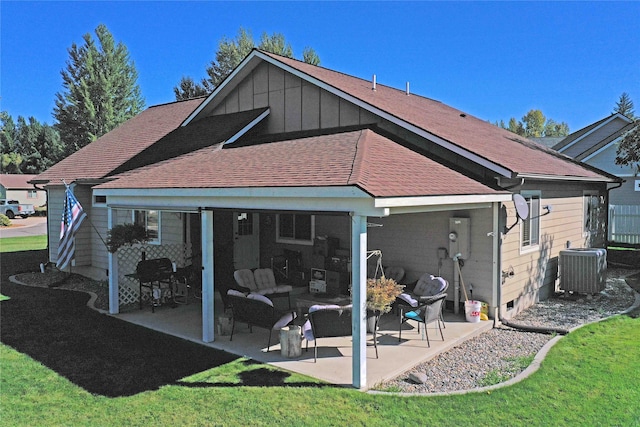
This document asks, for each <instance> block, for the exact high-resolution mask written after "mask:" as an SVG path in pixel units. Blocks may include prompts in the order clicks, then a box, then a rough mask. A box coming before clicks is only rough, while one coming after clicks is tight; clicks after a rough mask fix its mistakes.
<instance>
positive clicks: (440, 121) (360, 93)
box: [258, 51, 604, 179]
mask: <svg viewBox="0 0 640 427" xmlns="http://www.w3.org/2000/svg"><path fill="white" fill-rule="evenodd" d="M258 52H260V53H261V54H262V55H265V56H266V57H268V58H271V60H272V61H275V62H277V63H281V64H284V65H285V66H286V67H290V68H292V69H295V70H296V71H298V72H299V73H303V74H305V75H307V76H309V77H311V78H312V79H316V80H319V81H321V82H323V83H324V84H327V85H329V86H331V87H333V88H335V89H337V90H338V91H340V92H343V93H344V94H347V95H349V96H350V97H353V98H356V99H357V100H360V101H362V102H363V103H365V104H368V105H370V106H372V107H374V108H376V109H379V110H381V111H383V112H385V113H387V114H388V115H390V116H392V117H395V118H397V119H399V120H401V121H403V122H405V123H407V124H409V125H412V126H416V127H417V128H419V129H421V130H423V131H425V132H427V133H429V134H431V135H434V136H435V137H437V138H441V139H443V140H444V141H447V142H449V143H452V144H453V145H454V146H456V147H459V148H461V149H463V150H466V151H467V152H469V153H473V154H475V155H477V156H480V157H481V158H483V159H486V160H487V161H488V162H490V163H493V164H495V165H499V166H501V167H503V168H506V169H508V170H509V171H511V173H512V174H513V175H514V176H515V175H546V176H549V175H555V176H560V177H574V176H575V177H581V178H596V179H603V178H604V177H603V175H601V174H599V173H598V172H596V171H594V170H592V169H591V168H588V167H585V166H584V165H582V164H580V163H578V162H575V161H573V160H572V159H571V158H570V157H568V156H565V155H563V154H560V153H557V152H556V151H554V150H551V149H550V148H548V147H545V146H543V145H541V144H537V143H535V142H533V141H530V140H528V139H526V138H523V137H520V136H518V135H516V134H514V133H512V132H509V131H507V130H505V129H501V128H499V127H498V126H494V125H492V124H490V123H488V122H486V121H484V120H481V119H478V118H476V117H473V116H471V115H469V114H466V113H464V112H463V111H460V110H457V109H455V108H453V107H450V106H448V105H445V104H443V103H441V102H439V101H435V100H432V99H429V98H425V97H423V96H419V95H415V94H410V95H407V94H406V92H405V91H403V90H398V89H394V88H391V87H388V86H385V85H382V84H377V85H376V90H372V83H371V82H370V81H368V80H363V79H360V78H357V77H353V76H350V75H347V74H343V73H339V72H336V71H333V70H329V69H326V68H322V67H319V66H314V65H310V64H307V63H305V62H302V61H298V60H295V59H290V58H285V57H282V56H278V55H275V54H271V53H267V52H262V51H258Z"/></svg>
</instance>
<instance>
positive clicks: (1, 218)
mask: <svg viewBox="0 0 640 427" xmlns="http://www.w3.org/2000/svg"><path fill="white" fill-rule="evenodd" d="M10 225H11V220H10V219H9V217H8V216H6V215H5V214H0V227H8V226H10Z"/></svg>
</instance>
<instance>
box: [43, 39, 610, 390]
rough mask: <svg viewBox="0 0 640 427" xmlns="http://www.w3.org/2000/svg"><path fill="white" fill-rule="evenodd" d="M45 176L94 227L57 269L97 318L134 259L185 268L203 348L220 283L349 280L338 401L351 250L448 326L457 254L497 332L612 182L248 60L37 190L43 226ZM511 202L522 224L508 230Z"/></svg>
mask: <svg viewBox="0 0 640 427" xmlns="http://www.w3.org/2000/svg"><path fill="white" fill-rule="evenodd" d="M62 179H64V180H65V181H66V182H67V183H69V184H72V185H73V188H74V191H75V194H76V196H77V197H78V199H79V200H80V202H81V203H82V204H83V206H84V207H85V210H86V211H87V212H88V215H89V218H90V220H91V221H92V223H93V226H94V227H95V229H94V227H92V226H91V225H90V224H89V222H88V221H86V222H85V223H84V224H83V226H82V227H81V230H80V232H79V236H78V241H77V248H78V249H77V258H76V267H74V268H75V269H76V271H80V270H82V269H84V271H87V272H90V271H92V272H94V273H98V274H100V275H102V276H103V277H104V278H106V276H107V272H108V278H109V285H110V311H111V313H114V314H115V313H118V312H119V310H120V307H121V306H123V305H125V304H130V303H132V302H135V301H137V297H138V296H137V292H138V290H137V286H136V285H135V282H132V281H131V280H129V279H128V278H127V277H126V276H125V275H126V274H127V273H132V272H133V271H134V270H135V265H136V263H137V262H138V261H139V260H140V259H141V257H142V250H144V251H145V255H146V257H147V258H153V257H158V256H169V257H171V258H172V259H173V260H174V261H175V262H176V263H177V264H178V265H179V266H182V265H184V264H189V263H190V262H192V260H195V259H201V260H202V279H203V296H204V297H203V307H202V312H203V319H202V325H203V326H202V339H203V341H207V342H208V341H213V340H214V321H213V319H214V313H213V292H214V290H218V291H220V292H221V294H224V291H225V290H226V288H227V287H228V284H229V283H233V277H232V274H233V271H234V269H239V268H253V267H269V266H271V262H272V259H273V258H274V257H275V256H281V255H284V256H285V257H289V259H290V260H292V261H294V260H296V261H295V262H292V263H291V264H292V265H296V266H297V267H294V268H292V270H293V269H295V270H298V271H291V275H290V277H291V278H296V279H297V280H298V281H299V284H301V285H304V284H305V282H308V280H309V276H308V275H309V271H310V269H311V268H312V267H320V268H322V267H331V266H332V265H335V267H334V269H335V270H342V271H340V275H339V276H340V281H341V283H340V286H341V287H342V288H343V289H344V291H346V290H347V288H348V286H349V284H350V283H352V286H351V288H352V289H351V290H352V295H353V301H354V312H355V315H354V319H356V320H355V324H354V328H356V329H355V331H356V333H354V340H353V343H354V344H353V345H354V349H353V354H354V361H355V364H354V370H353V383H354V385H355V386H359V385H361V384H363V383H366V381H364V379H363V378H362V375H366V357H365V356H364V344H365V335H364V333H365V332H364V320H362V321H361V322H359V321H358V319H364V316H363V315H362V314H363V313H362V310H363V302H364V298H365V295H366V294H365V289H364V288H365V286H364V283H365V278H366V271H367V251H370V250H381V251H382V254H383V264H384V265H385V266H391V265H395V266H402V267H404V269H405V270H406V279H405V281H406V282H413V281H415V280H417V279H418V278H419V277H420V275H422V274H424V273H427V272H429V273H433V274H440V275H442V276H443V277H444V278H446V279H447V280H449V281H450V282H451V284H452V286H450V288H449V296H448V305H449V307H450V308H451V307H453V308H454V310H455V311H456V312H457V311H458V309H459V307H460V302H461V301H464V297H463V296H462V291H461V290H460V288H459V283H458V282H459V281H458V279H457V276H456V275H454V261H453V260H452V258H453V257H455V256H456V255H458V258H459V259H461V260H462V262H461V264H463V265H462V276H463V278H464V283H466V284H467V286H468V288H472V290H473V298H474V299H479V300H482V301H486V302H487V303H488V304H489V306H490V313H491V314H492V315H493V314H494V313H495V312H496V309H498V310H499V312H500V313H499V315H500V316H504V317H511V316H513V315H514V314H515V313H517V312H518V311H520V310H522V309H524V308H526V307H528V306H530V305H531V304H533V303H535V302H536V301H537V300H538V299H540V298H545V297H546V296H548V295H549V294H550V293H551V292H553V291H554V290H555V286H556V279H557V258H558V253H559V251H560V250H561V249H563V248H565V247H566V245H567V244H570V245H571V246H573V247H580V246H585V245H586V244H587V242H590V243H591V241H596V240H599V241H600V244H603V243H604V235H602V234H601V233H600V235H598V236H596V235H595V233H597V232H598V231H601V230H597V229H595V228H594V229H590V228H586V227H585V215H589V214H590V212H585V211H584V209H583V206H584V200H585V197H587V196H589V197H590V196H592V195H593V196H597V197H596V200H597V201H598V203H600V204H602V205H603V206H605V205H606V203H607V197H608V193H607V186H608V185H610V184H612V183H615V182H616V181H617V179H616V178H615V177H614V176H612V175H609V174H607V173H605V172H602V171H599V170H596V169H594V168H592V167H590V166H588V165H583V164H580V163H578V162H575V161H573V160H571V159H570V158H568V157H566V156H563V155H561V154H558V153H557V152H555V151H553V150H551V149H549V148H547V147H544V146H541V145H539V144H536V143H534V142H532V141H529V140H527V139H525V138H522V137H519V136H517V135H515V134H513V133H511V132H509V131H507V130H504V129H500V128H498V127H496V126H494V125H491V124H490V123H487V122H486V121H484V120H480V119H478V118H475V117H472V116H470V115H468V114H465V113H464V112H462V111H459V110H456V109H454V108H451V107H449V106H447V105H445V104H443V103H441V102H438V101H434V100H432V99H428V98H425V97H422V96H418V95H415V94H411V93H408V92H407V91H402V90H396V89H393V88H390V87H387V86H384V85H380V84H377V85H376V84H375V79H374V82H370V81H367V80H362V79H359V78H356V77H352V76H349V75H346V74H342V73H339V72H336V71H332V70H329V69H326V68H321V67H317V66H313V65H309V64H306V63H303V62H300V61H296V60H293V59H288V58H284V57H280V56H277V55H273V54H269V53H265V52H262V51H259V50H254V51H253V52H252V53H251V54H250V55H249V56H247V58H245V59H244V60H243V61H242V63H241V64H240V65H239V66H238V67H237V68H236V69H235V70H234V71H233V73H232V74H231V75H230V76H229V77H228V78H227V79H226V80H225V81H224V82H223V83H222V84H221V85H220V86H218V87H217V88H216V90H215V91H214V92H213V93H212V94H211V95H210V96H208V97H207V98H206V99H203V98H200V99H195V100H190V101H183V102H175V103H171V104H166V105H160V106H156V107H151V108H149V109H147V110H146V111H144V112H142V113H141V114H139V115H138V116H136V117H135V118H133V119H131V120H129V121H128V122H126V123H125V124H123V125H121V126H120V127H119V128H117V129H115V130H113V131H112V132H110V133H108V134H106V135H104V136H103V137H101V138H99V139H98V140H97V141H95V142H93V143H91V144H89V145H88V146H87V147H85V148H83V149H81V150H80V151H78V152H77V153H74V154H73V155H71V156H69V157H68V158H67V159H65V160H63V161H61V162H60V163H58V164H56V165H55V166H53V167H51V168H50V169H49V170H48V171H46V172H45V173H43V174H41V175H40V176H38V177H37V178H36V179H35V180H34V182H37V183H39V184H41V185H45V187H46V188H47V190H48V192H49V197H50V199H49V200H50V209H49V213H50V215H51V217H50V218H51V219H56V218H59V217H60V211H61V209H62V200H63V196H64V187H63V186H62V184H61V182H62V181H61V180H62ZM514 194H518V195H521V196H522V197H523V198H524V200H525V201H526V204H527V206H528V207H529V209H530V212H531V215H529V216H528V217H527V218H526V219H524V220H518V218H517V217H516V209H515V206H514V202H513V201H512V200H513V195H514ZM549 206H552V212H551V213H550V214H549V215H547V214H546V213H547V212H548V211H549V210H550V209H548V207H549ZM134 221H135V222H138V223H140V224H143V225H145V226H147V228H148V229H149V231H150V232H151V233H152V236H153V241H152V242H150V243H149V244H147V245H144V246H143V247H142V248H125V249H124V250H121V251H119V252H118V254H117V255H111V254H109V253H108V252H107V250H106V248H105V246H104V244H103V243H102V241H101V239H104V238H106V234H107V230H108V229H109V228H111V227H112V226H114V225H116V224H119V223H123V222H134ZM49 224H50V227H51V231H52V232H51V233H50V236H55V234H56V233H54V232H53V231H54V230H55V229H56V228H57V224H55V221H50V222H49ZM380 225H381V227H380ZM96 230H98V231H99V233H100V236H98V233H97V232H96ZM453 232H455V234H451V233H453ZM318 236H321V237H322V238H323V239H322V240H318V239H317V238H316V237H318ZM450 236H451V239H450ZM324 237H329V238H330V239H324ZM596 237H597V238H596ZM318 242H324V243H325V246H324V247H322V246H319V245H316V244H317V243H318ZM327 242H331V244H327ZM57 245H58V242H57V241H56V239H55V238H52V239H51V240H50V242H49V248H50V258H51V260H52V261H54V260H55V258H56V252H57ZM336 246H337V248H335V247H336ZM323 255H333V257H323ZM346 258H348V259H346ZM197 262H198V261H196V263H197ZM347 265H348V266H350V268H348V267H347ZM327 269H328V270H331V268H327ZM363 367H364V368H363ZM363 372H365V373H364V374H363Z"/></svg>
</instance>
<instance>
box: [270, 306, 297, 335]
mask: <svg viewBox="0 0 640 427" xmlns="http://www.w3.org/2000/svg"><path fill="white" fill-rule="evenodd" d="M296 317H297V313H296V312H295V311H292V312H290V313H286V314H285V315H283V316H282V317H281V318H280V319H279V320H278V321H277V322H276V323H275V324H274V325H273V330H275V331H279V330H280V329H282V328H284V327H285V326H287V325H288V324H289V323H291V322H293V319H295V318H296Z"/></svg>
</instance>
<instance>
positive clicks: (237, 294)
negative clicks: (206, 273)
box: [227, 289, 246, 297]
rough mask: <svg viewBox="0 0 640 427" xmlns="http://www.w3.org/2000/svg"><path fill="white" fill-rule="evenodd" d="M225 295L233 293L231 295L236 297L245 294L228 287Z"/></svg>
mask: <svg viewBox="0 0 640 427" xmlns="http://www.w3.org/2000/svg"><path fill="white" fill-rule="evenodd" d="M227 295H233V296H236V297H244V296H246V295H245V294H243V293H242V292H240V291H237V290H235V289H229V290H228V291H227Z"/></svg>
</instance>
